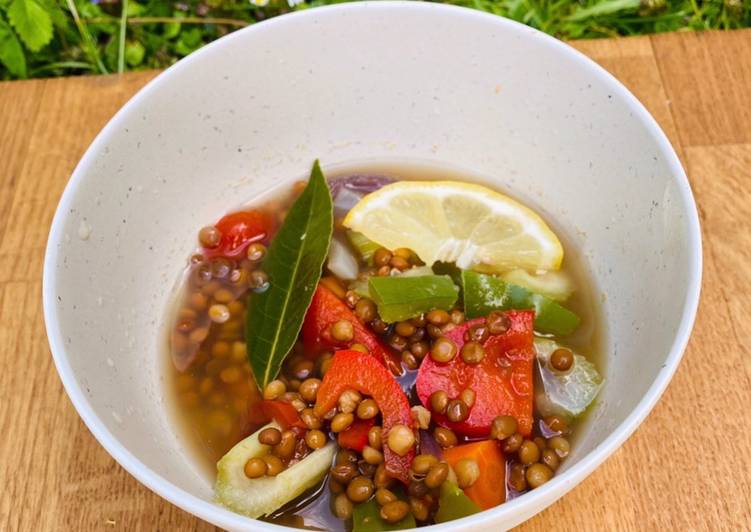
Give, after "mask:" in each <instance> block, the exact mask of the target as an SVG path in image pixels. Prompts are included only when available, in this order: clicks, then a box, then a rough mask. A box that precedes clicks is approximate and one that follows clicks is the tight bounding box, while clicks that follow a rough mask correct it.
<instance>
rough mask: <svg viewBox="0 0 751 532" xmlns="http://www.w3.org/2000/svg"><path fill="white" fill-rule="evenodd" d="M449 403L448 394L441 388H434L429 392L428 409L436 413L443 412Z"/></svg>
mask: <svg viewBox="0 0 751 532" xmlns="http://www.w3.org/2000/svg"><path fill="white" fill-rule="evenodd" d="M448 404H449V396H448V394H447V393H446V392H444V391H443V390H436V391H435V392H433V393H432V394H430V409H431V410H432V411H433V412H436V413H437V414H445V413H446V407H447V406H448Z"/></svg>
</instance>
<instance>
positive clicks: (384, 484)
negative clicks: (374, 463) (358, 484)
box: [373, 464, 394, 488]
mask: <svg viewBox="0 0 751 532" xmlns="http://www.w3.org/2000/svg"><path fill="white" fill-rule="evenodd" d="M393 482H394V479H393V478H392V477H391V475H389V474H388V473H387V472H386V466H385V465H384V464H378V467H377V468H376V472H375V474H374V475H373V483H374V484H375V486H376V488H388V487H389V486H391V484H393Z"/></svg>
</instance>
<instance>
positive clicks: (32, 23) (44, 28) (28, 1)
mask: <svg viewBox="0 0 751 532" xmlns="http://www.w3.org/2000/svg"><path fill="white" fill-rule="evenodd" d="M7 15H8V20H9V21H10V23H11V25H12V26H13V27H14V28H15V29H16V32H17V33H18V36H19V37H21V40H22V41H23V43H24V44H25V45H26V47H27V48H28V49H29V50H30V51H32V52H37V51H39V49H41V48H42V47H43V46H45V45H46V44H47V43H48V42H50V40H51V39H52V16H51V15H50V12H49V10H47V9H45V8H44V7H42V6H41V5H39V4H38V3H37V2H36V0H13V2H11V4H10V6H8V12H7Z"/></svg>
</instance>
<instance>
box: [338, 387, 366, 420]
mask: <svg viewBox="0 0 751 532" xmlns="http://www.w3.org/2000/svg"><path fill="white" fill-rule="evenodd" d="M360 401H362V395H360V392H358V391H357V390H352V389H349V390H344V392H342V395H340V396H339V400H338V405H339V411H340V412H343V413H345V414H351V413H352V412H354V411H355V410H356V409H357V405H359V404H360Z"/></svg>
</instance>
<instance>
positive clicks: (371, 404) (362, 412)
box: [357, 399, 379, 419]
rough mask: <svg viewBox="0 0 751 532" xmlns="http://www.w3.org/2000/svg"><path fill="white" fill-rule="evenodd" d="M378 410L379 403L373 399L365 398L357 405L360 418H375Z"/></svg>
mask: <svg viewBox="0 0 751 532" xmlns="http://www.w3.org/2000/svg"><path fill="white" fill-rule="evenodd" d="M378 412H379V410H378V405H377V404H376V402H375V401H374V400H373V399H365V400H364V401H362V402H361V403H360V404H358V405H357V417H359V418H360V419H373V418H374V417H376V416H377V415H378Z"/></svg>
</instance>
